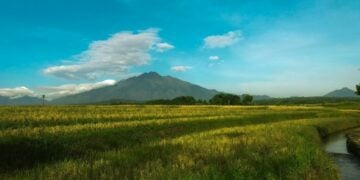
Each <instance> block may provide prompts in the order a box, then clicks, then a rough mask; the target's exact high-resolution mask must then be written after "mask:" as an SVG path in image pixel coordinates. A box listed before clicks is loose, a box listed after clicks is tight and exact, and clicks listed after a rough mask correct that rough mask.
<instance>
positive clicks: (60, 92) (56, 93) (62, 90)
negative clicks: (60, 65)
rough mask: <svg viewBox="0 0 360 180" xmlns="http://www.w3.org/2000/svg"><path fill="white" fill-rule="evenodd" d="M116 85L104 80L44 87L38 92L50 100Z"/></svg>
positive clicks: (111, 81) (112, 81) (113, 81)
mask: <svg viewBox="0 0 360 180" xmlns="http://www.w3.org/2000/svg"><path fill="white" fill-rule="evenodd" d="M115 83H116V81H115V80H111V79H109V80H104V81H101V82H96V83H83V84H64V85H61V86H44V87H40V88H39V92H41V93H42V94H45V95H46V96H47V97H49V98H50V99H55V98H59V97H63V96H68V95H72V94H78V93H82V92H86V91H90V90H92V89H97V88H101V87H105V86H111V85H114V84H115Z"/></svg>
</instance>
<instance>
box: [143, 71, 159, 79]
mask: <svg viewBox="0 0 360 180" xmlns="http://www.w3.org/2000/svg"><path fill="white" fill-rule="evenodd" d="M139 77H150V78H151V77H161V75H160V74H158V73H157V72H154V71H150V72H146V73H143V74H141V75H140V76H139Z"/></svg>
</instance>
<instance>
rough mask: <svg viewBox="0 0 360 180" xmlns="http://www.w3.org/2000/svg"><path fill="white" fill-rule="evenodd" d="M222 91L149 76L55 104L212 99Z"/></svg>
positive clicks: (123, 81)
mask: <svg viewBox="0 0 360 180" xmlns="http://www.w3.org/2000/svg"><path fill="white" fill-rule="evenodd" d="M217 93H218V91H216V90H210V89H206V88H203V87H201V86H198V85H195V84H192V83H189V82H186V81H183V80H180V79H177V78H174V77H171V76H161V75H159V74H158V73H156V72H148V73H144V74H141V75H139V76H135V77H131V78H128V79H126V80H122V81H119V82H117V83H116V84H115V85H112V86H106V87H102V88H98V89H93V90H90V91H87V92H83V93H80V94H75V95H70V96H66V97H61V98H58V99H55V100H53V101H52V103H53V104H86V103H96V102H106V101H111V100H120V101H138V102H141V101H148V100H155V99H172V98H175V97H178V96H193V97H194V98H196V99H210V98H211V97H212V96H214V95H215V94H217Z"/></svg>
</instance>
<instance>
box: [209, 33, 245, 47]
mask: <svg viewBox="0 0 360 180" xmlns="http://www.w3.org/2000/svg"><path fill="white" fill-rule="evenodd" d="M241 39H242V34H241V32H240V31H230V32H228V33H226V34H222V35H213V36H208V37H206V38H205V39H204V47H205V48H210V49H212V48H224V47H228V46H231V45H233V44H235V43H237V42H238V41H239V40H241Z"/></svg>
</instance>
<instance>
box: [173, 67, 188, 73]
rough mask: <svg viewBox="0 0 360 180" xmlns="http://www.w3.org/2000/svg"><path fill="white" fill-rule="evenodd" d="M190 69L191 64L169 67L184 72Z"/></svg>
mask: <svg viewBox="0 0 360 180" xmlns="http://www.w3.org/2000/svg"><path fill="white" fill-rule="evenodd" d="M190 69H192V67H191V66H173V67H171V70H172V71H175V72H185V71H188V70H190Z"/></svg>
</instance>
